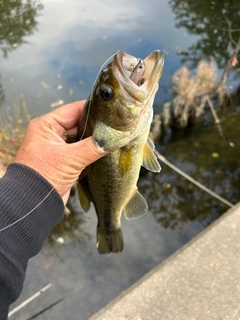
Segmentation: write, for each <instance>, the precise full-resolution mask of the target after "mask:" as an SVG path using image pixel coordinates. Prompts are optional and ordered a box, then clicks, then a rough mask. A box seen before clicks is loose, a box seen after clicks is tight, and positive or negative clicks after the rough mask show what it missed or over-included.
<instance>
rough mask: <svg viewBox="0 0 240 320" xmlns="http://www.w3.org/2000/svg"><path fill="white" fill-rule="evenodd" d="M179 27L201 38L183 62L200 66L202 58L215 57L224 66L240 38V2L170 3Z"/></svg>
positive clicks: (172, 0)
mask: <svg viewBox="0 0 240 320" xmlns="http://www.w3.org/2000/svg"><path fill="white" fill-rule="evenodd" d="M169 4H170V6H171V7H172V10H173V12H174V14H175V19H176V26H177V28H179V27H184V28H186V29H187V30H188V32H189V34H196V35H199V36H200V37H199V39H198V40H197V42H196V43H193V44H192V45H191V46H190V47H189V49H188V51H185V52H183V53H182V55H183V56H184V61H187V60H188V59H190V60H191V61H192V62H193V63H194V65H197V63H198V62H199V60H200V59H202V58H203V57H204V58H207V59H209V58H210V57H211V56H213V57H214V58H215V60H216V62H217V64H218V66H219V67H220V68H222V67H224V66H225V65H226V63H227V61H228V59H229V56H230V55H231V54H232V51H233V49H234V48H235V46H236V43H237V41H238V38H239V35H240V23H239V21H240V4H239V1H238V0H226V1H209V2H207V1H205V2H204V4H203V3H202V2H200V1H199V2H198V1H195V0H170V1H169Z"/></svg>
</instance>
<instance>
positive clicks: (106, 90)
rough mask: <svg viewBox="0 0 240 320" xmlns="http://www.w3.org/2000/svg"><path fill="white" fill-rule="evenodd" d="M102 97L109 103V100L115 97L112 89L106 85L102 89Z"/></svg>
mask: <svg viewBox="0 0 240 320" xmlns="http://www.w3.org/2000/svg"><path fill="white" fill-rule="evenodd" d="M100 97H101V98H102V99H103V100H104V101H108V100H110V99H112V97H113V92H112V89H111V88H110V87H108V86H106V85H104V86H102V87H101V88H100Z"/></svg>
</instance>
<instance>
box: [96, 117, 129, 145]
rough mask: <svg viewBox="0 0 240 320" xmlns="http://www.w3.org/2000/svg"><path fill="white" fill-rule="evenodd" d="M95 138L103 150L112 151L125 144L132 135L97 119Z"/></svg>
mask: <svg viewBox="0 0 240 320" xmlns="http://www.w3.org/2000/svg"><path fill="white" fill-rule="evenodd" d="M93 139H94V140H95V141H96V143H97V144H98V146H99V147H100V148H101V149H102V150H103V151H112V150H116V149H119V148H121V147H123V146H125V145H126V144H127V143H128V142H129V141H130V140H131V137H130V134H128V132H126V131H124V132H122V131H118V130H116V129H114V128H112V127H109V126H107V125H106V124H105V123H103V122H100V121H97V122H96V125H95V128H94V131H93Z"/></svg>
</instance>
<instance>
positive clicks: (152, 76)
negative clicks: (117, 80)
mask: <svg viewBox="0 0 240 320" xmlns="http://www.w3.org/2000/svg"><path fill="white" fill-rule="evenodd" d="M124 57H129V59H132V63H133V66H134V62H136V64H137V62H138V61H139V60H138V59H137V58H135V57H133V56H131V55H129V54H126V53H124V52H123V51H118V52H117V53H116V55H115V61H116V64H117V67H118V69H119V71H120V73H121V75H122V77H123V79H122V80H123V82H124V83H126V84H128V85H130V86H134V89H135V90H138V91H145V92H146V91H147V92H148V93H150V94H151V93H152V91H153V90H156V89H155V88H156V86H157V83H158V81H159V79H160V77H161V74H162V69H163V65H164V57H165V55H164V52H163V51H162V50H155V51H152V52H151V53H150V54H149V55H148V56H147V57H146V58H145V59H144V60H143V61H144V63H145V67H146V70H145V72H144V74H143V78H144V79H145V82H144V83H143V84H142V85H140V86H139V85H137V84H136V83H134V82H133V81H132V80H131V79H130V75H129V76H128V74H127V70H126V67H125V66H124V62H123V59H124ZM153 87H154V88H153Z"/></svg>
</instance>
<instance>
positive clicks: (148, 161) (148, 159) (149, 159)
mask: <svg viewBox="0 0 240 320" xmlns="http://www.w3.org/2000/svg"><path fill="white" fill-rule="evenodd" d="M142 166H143V167H144V168H146V169H148V170H150V171H153V172H160V171H161V166H160V164H159V162H158V160H157V157H156V155H155V154H154V144H153V142H152V140H150V138H149V139H148V141H147V143H146V144H145V145H144V147H143V163H142Z"/></svg>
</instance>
